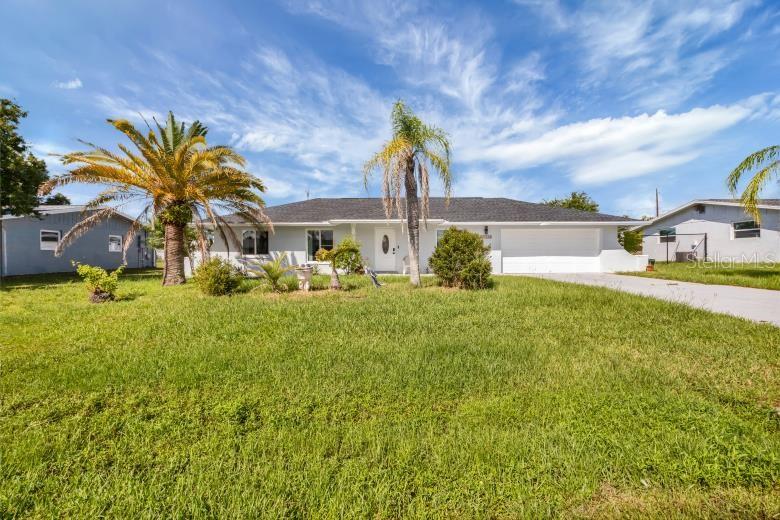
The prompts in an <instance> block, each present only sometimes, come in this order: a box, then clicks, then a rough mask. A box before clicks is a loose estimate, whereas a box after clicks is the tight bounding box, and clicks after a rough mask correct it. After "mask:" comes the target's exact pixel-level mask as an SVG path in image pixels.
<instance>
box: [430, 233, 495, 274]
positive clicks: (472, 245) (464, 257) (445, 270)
mask: <svg viewBox="0 0 780 520" xmlns="http://www.w3.org/2000/svg"><path fill="white" fill-rule="evenodd" d="M489 252H490V248H489V247H487V246H486V245H485V244H484V243H483V242H482V237H480V236H479V235H477V234H476V233H472V232H471V231H466V230H464V229H458V228H449V229H447V230H446V231H445V232H444V234H443V235H442V237H441V239H440V240H439V243H438V244H437V245H436V249H435V250H434V251H433V254H432V255H431V258H430V260H428V265H429V266H430V268H431V270H432V271H433V272H434V274H436V276H438V277H439V279H440V280H441V281H442V284H443V285H444V286H445V287H461V288H464V289H484V288H485V287H488V286H489V285H490V271H491V266H490V260H488V258H487V255H488V253H489Z"/></svg>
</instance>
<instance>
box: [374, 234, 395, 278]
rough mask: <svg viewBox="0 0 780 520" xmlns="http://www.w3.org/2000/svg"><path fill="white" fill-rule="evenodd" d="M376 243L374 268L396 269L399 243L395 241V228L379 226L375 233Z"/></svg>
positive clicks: (382, 269)
mask: <svg viewBox="0 0 780 520" xmlns="http://www.w3.org/2000/svg"><path fill="white" fill-rule="evenodd" d="M374 243H375V246H374V258H375V261H374V269H375V270H377V271H395V254H396V252H397V251H398V244H396V243H395V230H394V229H392V228H377V229H376V231H375V233H374Z"/></svg>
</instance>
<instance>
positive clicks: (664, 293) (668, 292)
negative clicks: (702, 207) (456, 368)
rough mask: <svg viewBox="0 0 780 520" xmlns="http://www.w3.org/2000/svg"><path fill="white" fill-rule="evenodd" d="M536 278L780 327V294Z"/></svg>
mask: <svg viewBox="0 0 780 520" xmlns="http://www.w3.org/2000/svg"><path fill="white" fill-rule="evenodd" d="M527 276H534V277H537V278H545V279H547V280H557V281H560V282H571V283H579V284H584V285H596V286H599V287H607V288H609V289H616V290H618V291H625V292H629V293H634V294H641V295H643V296H652V297H653V298H659V299H661V300H669V301H672V302H676V303H682V304H685V305H690V306H691V307H698V308H700V309H706V310H708V311H712V312H719V313H723V314H731V315H732V316H739V317H740V318H747V319H749V320H752V321H756V322H760V323H771V324H773V325H775V326H778V327H780V291H770V290H767V289H751V288H749V287H734V286H730V285H705V284H701V283H691V282H678V281H675V280H660V279H657V278H641V277H638V276H626V275H620V274H607V273H573V274H531V275H527Z"/></svg>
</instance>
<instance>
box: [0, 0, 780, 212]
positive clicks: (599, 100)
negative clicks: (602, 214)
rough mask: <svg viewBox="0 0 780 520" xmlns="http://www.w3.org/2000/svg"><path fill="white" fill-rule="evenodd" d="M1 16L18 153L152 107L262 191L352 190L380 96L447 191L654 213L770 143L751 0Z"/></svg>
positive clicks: (56, 10)
mask: <svg viewBox="0 0 780 520" xmlns="http://www.w3.org/2000/svg"><path fill="white" fill-rule="evenodd" d="M2 12H3V17H4V19H5V21H4V24H3V28H4V30H3V31H2V32H0V96H4V97H12V98H15V99H16V100H17V102H18V103H20V104H21V105H22V106H23V107H24V108H25V109H27V110H28V111H29V112H30V115H29V117H28V118H27V120H26V121H25V122H24V125H23V127H22V131H23V134H24V135H25V137H26V138H27V139H28V141H30V142H32V143H33V144H34V146H35V150H36V152H38V153H39V154H42V155H43V154H47V153H57V152H65V151H73V150H76V149H80V148H81V145H80V144H79V142H78V139H85V140H88V141H92V142H95V143H98V144H101V145H103V146H107V147H113V146H115V144H116V143H117V142H118V141H119V140H120V135H119V134H118V133H117V132H116V131H114V130H112V129H111V128H110V127H109V126H108V125H107V124H106V123H105V119H106V118H128V119H131V120H134V121H136V122H138V123H139V124H142V123H141V121H140V117H139V114H143V115H144V116H146V117H151V116H157V117H161V116H163V115H164V114H165V113H166V112H167V111H168V110H173V111H174V113H175V114H176V115H177V116H178V117H180V118H184V119H185V120H192V119H195V118H197V119H200V120H201V121H203V122H204V123H206V124H207V125H208V126H209V128H210V133H209V136H210V141H211V142H212V143H213V144H218V143H219V144H230V145H233V146H234V147H236V148H237V149H238V150H240V151H241V152H242V153H243V154H244V155H245V156H246V157H247V159H248V160H249V164H250V166H249V167H250V169H251V171H252V172H254V173H255V174H256V175H258V176H259V177H260V178H262V179H263V180H264V181H265V182H266V183H267V185H268V187H269V190H268V193H267V194H266V200H267V202H268V203H269V204H277V203H282V202H288V201H293V200H301V199H304V198H305V197H306V192H307V190H308V192H309V193H310V196H311V197H319V196H322V197H325V196H365V195H366V191H365V189H364V188H363V183H362V177H361V166H362V164H363V162H364V161H365V160H366V159H367V158H368V157H370V155H371V154H372V152H374V151H376V150H377V149H378V148H379V147H380V146H381V144H382V142H383V141H384V140H386V139H387V138H388V137H389V134H390V128H389V123H388V116H389V111H390V107H391V105H392V103H393V101H394V100H396V99H398V98H402V99H404V100H405V101H406V102H407V103H408V104H409V105H410V106H411V107H412V108H413V109H414V110H415V111H416V112H417V113H418V114H419V115H420V116H421V117H423V118H424V119H425V120H426V121H428V122H430V123H433V124H436V125H438V126H440V127H442V128H444V129H445V130H446V131H447V132H449V134H450V137H451V141H452V145H453V161H454V162H453V173H454V176H455V183H454V194H455V195H456V196H506V197H513V198H518V199H522V200H529V201H539V200H541V199H544V198H553V197H556V196H562V195H565V194H566V193H567V192H570V191H572V190H584V191H586V192H588V193H589V194H591V195H592V196H593V197H594V198H595V199H596V201H597V202H599V203H600V205H601V208H602V210H603V211H606V212H610V213H616V214H628V215H631V216H641V215H646V214H650V213H651V212H652V211H653V205H654V202H653V199H654V190H655V188H656V187H657V188H659V189H660V190H661V198H662V208H666V209H669V208H671V207H674V206H677V205H679V204H680V203H683V202H685V201H687V200H690V199H693V198H702V197H719V196H725V195H727V191H726V189H725V186H724V179H725V177H726V175H727V174H728V172H729V171H730V169H731V168H733V167H734V166H735V165H736V164H737V163H738V161H739V160H741V159H742V158H743V157H744V156H745V155H746V154H747V153H749V152H751V151H753V150H755V149H758V148H759V147H763V146H766V145H769V144H777V141H778V136H780V82H778V80H780V53H778V47H780V5H778V4H777V3H775V2H770V1H765V2H761V1H737V2H727V1H712V2H700V1H699V2H693V1H691V2H688V1H685V0H676V1H670V2H661V1H659V2H636V3H631V2H626V3H618V2H613V1H607V2H604V3H601V4H599V3H597V2H588V3H587V4H578V3H570V2H556V1H554V0H551V1H546V0H516V1H510V0H506V1H494V2H471V3H470V2H451V3H449V2H408V3H407V2H403V1H395V2H372V1H366V2H361V1H358V0H351V1H350V0H347V1H339V0H334V1H325V0H322V1H301V2H293V1H289V2H287V1H279V2H273V1H270V0H267V1H263V2H208V1H189V2H165V1H153V2H152V1H149V2H147V1H139V0H135V1H116V2H104V1H94V2H90V1H81V2H59V1H43V0H3V2H2ZM46 159H47V162H48V164H49V168H50V172H51V173H52V174H57V173H58V172H62V171H63V167H62V166H61V165H59V164H58V163H57V160H56V158H54V157H49V156H46ZM433 189H434V190H435V191H437V192H440V191H441V187H440V186H439V185H438V184H436V185H434V187H433ZM63 191H64V192H65V193H66V194H67V195H69V196H71V198H72V199H73V200H74V202H83V201H85V200H87V199H88V198H89V196H90V195H93V194H94V193H96V191H97V190H96V189H95V188H94V187H86V186H72V187H68V188H67V189H65V190H63ZM779 194H780V192H779V191H778V189H777V185H775V184H773V185H771V186H770V187H769V190H768V191H767V195H774V196H778V195H779ZM369 195H372V196H377V195H379V190H378V187H377V185H376V183H374V184H372V185H371V186H370V187H369Z"/></svg>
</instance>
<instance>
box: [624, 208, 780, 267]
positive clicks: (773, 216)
mask: <svg viewBox="0 0 780 520" xmlns="http://www.w3.org/2000/svg"><path fill="white" fill-rule="evenodd" d="M758 207H759V210H760V214H761V221H760V223H759V222H756V221H755V219H754V218H753V217H752V216H751V215H749V214H747V213H745V210H744V208H743V207H742V204H741V203H740V201H739V200H737V199H698V200H693V201H691V202H688V203H687V204H683V205H682V206H680V207H678V208H675V209H673V210H672V211H670V212H668V213H665V214H663V215H661V216H659V217H657V218H655V219H653V220H650V221H648V222H647V223H645V224H643V225H642V226H640V227H639V228H638V229H641V230H642V232H643V234H644V240H643V252H644V253H645V254H646V255H648V256H649V257H650V258H653V259H655V260H657V261H659V262H665V261H670V262H674V261H677V260H693V259H698V260H704V259H707V260H712V261H725V262H776V261H778V260H779V259H780V199H764V200H762V201H761V203H760V204H759V206H758Z"/></svg>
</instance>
